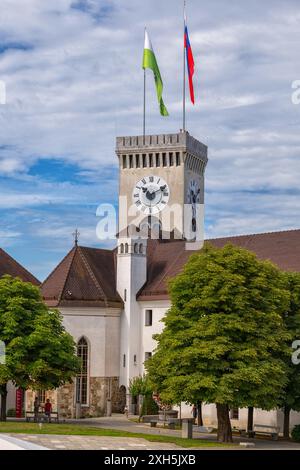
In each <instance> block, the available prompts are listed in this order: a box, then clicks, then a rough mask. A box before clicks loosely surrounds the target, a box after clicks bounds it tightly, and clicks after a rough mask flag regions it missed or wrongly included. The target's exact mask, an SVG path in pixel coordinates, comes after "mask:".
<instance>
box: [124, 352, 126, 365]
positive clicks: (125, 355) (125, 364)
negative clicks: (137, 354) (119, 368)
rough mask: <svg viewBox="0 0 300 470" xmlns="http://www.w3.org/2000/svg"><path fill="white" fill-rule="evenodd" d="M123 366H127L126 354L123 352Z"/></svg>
mask: <svg viewBox="0 0 300 470" xmlns="http://www.w3.org/2000/svg"><path fill="white" fill-rule="evenodd" d="M123 367H126V354H123Z"/></svg>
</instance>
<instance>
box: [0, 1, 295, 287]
mask: <svg viewBox="0 0 300 470" xmlns="http://www.w3.org/2000/svg"><path fill="white" fill-rule="evenodd" d="M182 3H183V2H182V0H164V1H163V2H161V1H160V0H151V1H150V0H148V1H147V0H144V1H143V2H141V1H138V0H130V1H125V0H111V1H102V0H78V1H75V0H51V2H45V1H43V0H1V17H0V80H3V81H5V83H6V89H7V103H6V105H0V246H1V247H3V248H4V249H6V250H7V251H8V252H9V253H10V254H11V255H12V256H14V257H15V258H16V259H17V260H18V261H20V262H21V263H22V264H24V265H25V266H26V267H27V268H28V269H29V270H30V271H32V272H33V274H35V275H36V276H38V277H39V278H40V279H41V280H42V279H44V278H45V276H46V275H47V274H49V272H50V271H51V270H52V269H53V268H54V267H55V265H56V264H57V263H58V262H59V261H60V259H61V258H62V257H63V256H64V255H65V254H66V253H67V251H68V250H69V249H70V248H71V247H72V244H73V239H72V233H73V231H74V229H75V227H78V228H79V231H80V233H81V236H80V242H81V244H84V245H89V246H105V245H106V244H104V245H103V243H101V242H100V241H99V240H98V239H97V237H96V231H95V229H96V225H97V222H98V219H97V217H96V208H97V206H98V205H99V204H100V203H102V202H112V203H113V204H116V202H117V192H118V171H117V160H116V157H115V154H114V148H115V137H116V136H117V135H130V134H132V135H137V134H140V133H141V125H142V93H143V74H142V70H141V57H142V49H143V30H144V26H145V25H147V27H148V30H149V33H150V36H151V39H152V42H153V46H154V49H155V52H156V55H157V59H158V62H159V65H160V70H161V74H162V76H163V80H164V86H165V87H164V100H165V103H166V105H167V107H168V110H169V112H170V117H169V118H167V119H166V118H162V117H160V116H159V113H158V108H157V102H156V97H155V90H154V86H153V83H152V78H150V77H149V87H148V95H147V99H148V112H147V125H148V132H149V133H152V132H153V133H159V132H176V131H178V130H179V129H180V127H181V88H182V85H181V73H182V71H181V66H182V50H181V45H182ZM188 24H189V34H190V41H191V44H192V47H193V52H194V57H195V62H196V75H195V88H196V100H197V104H196V106H195V107H194V108H192V107H191V106H190V105H188V109H187V118H188V124H187V127H188V130H189V131H190V133H191V134H192V135H194V136H195V137H197V138H198V139H200V140H201V141H203V142H204V143H206V144H207V145H208V146H209V165H208V168H207V173H206V236H208V237H217V236H226V235H231V234H245V233H254V232H264V231H274V230H284V229H290V228H300V223H299V216H300V204H299V200H300V199H299V192H300V189H299V183H298V180H299V174H300V132H299V124H300V105H298V106H296V105H294V104H292V101H291V94H292V89H291V85H292V82H293V81H294V80H297V79H300V56H299V43H300V11H299V2H298V0H286V1H285V2H282V1H281V0H267V1H265V2H261V0H260V1H258V0H251V1H250V0H242V1H241V0H239V1H238V0H231V1H230V2H227V1H225V0H210V2H205V1H202V0H189V1H188Z"/></svg>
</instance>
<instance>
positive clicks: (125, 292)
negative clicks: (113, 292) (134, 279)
mask: <svg viewBox="0 0 300 470" xmlns="http://www.w3.org/2000/svg"><path fill="white" fill-rule="evenodd" d="M126 300H127V289H124V302H126Z"/></svg>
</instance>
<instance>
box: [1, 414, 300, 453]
mask: <svg viewBox="0 0 300 470" xmlns="http://www.w3.org/2000/svg"><path fill="white" fill-rule="evenodd" d="M66 424H77V425H80V426H87V427H95V428H100V429H115V430H119V431H127V432H133V433H139V434H155V435H161V436H163V435H166V436H174V437H175V436H176V437H181V431H178V430H170V429H164V428H150V426H149V424H143V423H136V422H133V421H130V420H128V419H127V418H126V417H125V416H124V415H113V416H112V417H103V418H90V419H80V420H66ZM193 437H194V438H195V439H201V440H203V441H207V442H209V443H210V444H211V443H212V442H216V435H215V434H205V433H202V432H201V433H200V432H199V430H197V427H196V426H194V434H193ZM241 443H242V446H241V445H240V444H241ZM247 443H250V444H252V446H251V447H245V444H247ZM234 444H236V446H234V447H231V446H230V447H212V446H207V447H206V446H203V447H199V448H198V450H199V451H201V450H204V449H209V450H214V449H215V450H220V449H223V450H231V449H235V450H236V449H238V450H243V449H253V450H300V444H298V443H295V442H289V441H284V440H279V441H272V440H270V439H262V438H260V439H259V438H258V439H247V438H242V437H239V436H235V437H234ZM253 444H254V446H253ZM17 447H19V448H20V449H21V448H25V449H26V448H36V449H38V448H40V449H41V448H44V449H45V448H46V449H56V450H75V449H77V450H169V449H177V450H178V449H181V447H178V446H176V445H175V444H171V443H163V442H149V441H147V440H146V439H142V438H135V437H132V438H128V437H111V436H65V435H46V434H9V435H5V436H4V435H3V434H2V435H1V434H0V450H2V449H6V448H7V449H12V450H13V449H16V448H17ZM193 450H196V449H195V448H194V449H193Z"/></svg>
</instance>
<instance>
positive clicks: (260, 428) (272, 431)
mask: <svg viewBox="0 0 300 470" xmlns="http://www.w3.org/2000/svg"><path fill="white" fill-rule="evenodd" d="M279 430H280V428H279V427H278V426H271V425H269V424H254V426H253V431H246V429H239V430H238V431H239V433H240V436H242V437H255V435H256V434H258V435H260V434H261V435H267V436H268V435H269V436H271V438H272V439H273V441H277V440H278V434H279Z"/></svg>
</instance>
